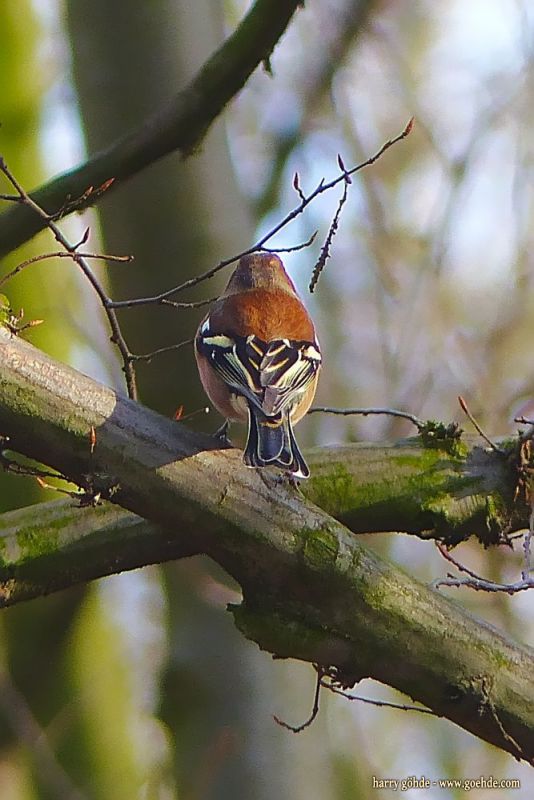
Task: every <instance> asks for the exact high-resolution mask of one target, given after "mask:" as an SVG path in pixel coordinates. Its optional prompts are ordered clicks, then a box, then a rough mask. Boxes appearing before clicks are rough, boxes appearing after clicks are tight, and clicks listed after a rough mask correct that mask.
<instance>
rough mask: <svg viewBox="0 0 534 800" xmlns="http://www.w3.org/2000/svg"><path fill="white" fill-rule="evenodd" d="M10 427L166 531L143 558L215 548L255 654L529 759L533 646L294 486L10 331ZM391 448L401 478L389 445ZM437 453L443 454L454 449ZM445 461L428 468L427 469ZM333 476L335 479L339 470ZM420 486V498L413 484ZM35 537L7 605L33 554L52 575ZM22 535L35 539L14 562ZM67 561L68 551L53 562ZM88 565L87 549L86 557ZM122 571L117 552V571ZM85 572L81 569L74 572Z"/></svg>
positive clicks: (5, 344)
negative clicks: (470, 609) (364, 540)
mask: <svg viewBox="0 0 534 800" xmlns="http://www.w3.org/2000/svg"><path fill="white" fill-rule="evenodd" d="M91 426H93V427H94V429H95V431H96V446H95V447H94V448H93V452H91V449H92V448H91V444H90V431H91ZM0 430H2V432H3V434H4V435H7V436H9V437H10V447H12V448H13V450H15V451H17V452H20V453H23V454H25V455H27V456H30V457H32V458H36V459H38V460H39V461H42V462H44V463H46V464H48V465H49V466H51V467H55V468H56V469H59V470H60V471H61V472H62V473H63V474H65V475H68V476H69V477H71V478H72V479H74V480H75V481H78V482H80V483H82V484H85V485H91V486H92V488H93V489H98V490H99V491H104V492H107V493H108V494H109V495H110V496H112V498H113V501H114V502H115V503H116V504H118V505H121V506H122V507H123V508H125V509H128V510H130V511H132V512H134V513H136V514H139V515H141V516H142V517H143V518H145V519H147V520H150V522H152V523H156V524H158V525H160V526H163V528H164V529H165V530H166V531H167V533H165V532H162V531H158V532H157V533H156V534H155V535H154V536H152V533H151V532H150V531H151V529H150V527H149V528H142V529H143V530H144V533H143V535H144V537H145V544H146V546H147V548H148V549H149V550H150V546H153V548H154V551H153V554H154V556H155V558H153V559H152V556H151V555H149V556H148V557H147V562H148V561H150V560H158V557H159V555H161V553H159V554H158V555H156V552H157V551H158V548H159V550H160V551H161V550H162V549H163V557H165V552H164V551H165V548H176V549H175V550H174V552H173V553H170V552H169V550H168V551H167V553H166V555H167V557H170V556H174V555H189V554H192V553H197V552H203V553H207V554H208V555H210V556H211V557H212V558H213V559H214V560H215V561H217V562H218V563H219V564H220V565H221V566H223V567H224V568H225V569H226V570H227V571H228V572H229V573H230V574H231V575H232V576H233V577H234V578H235V579H236V580H237V581H238V582H239V583H240V585H241V587H242V589H243V595H244V600H243V603H242V605H241V606H239V607H238V608H235V609H233V611H234V616H235V619H236V622H237V624H238V626H239V628H240V629H241V630H242V631H243V632H244V633H245V635H246V636H248V637H249V638H252V639H254V640H255V641H256V642H258V644H259V645H260V647H262V648H264V649H267V650H269V651H270V652H272V653H275V654H276V655H278V656H281V657H286V658H288V657H292V658H300V659H303V660H306V661H310V662H312V663H315V664H319V665H324V666H327V667H330V668H332V667H335V668H336V669H337V671H338V673H339V675H340V676H341V677H342V679H343V680H344V681H345V682H346V683H353V682H354V681H356V680H359V679H361V678H363V677H365V676H370V677H373V678H375V679H377V680H379V681H382V682H383V683H387V684H389V685H390V686H393V687H395V688H397V689H399V690H400V691H402V692H404V693H406V694H408V695H410V696H411V697H413V698H416V699H417V700H419V701H421V702H422V703H424V704H425V705H427V706H428V707H429V708H431V709H433V710H434V711H435V712H436V713H437V714H438V715H442V716H446V717H448V718H449V719H451V720H452V721H454V722H456V723H457V724H458V725H461V726H462V727H464V728H465V729H467V730H469V731H471V732H473V733H474V734H475V735H477V736H479V737H480V738H482V739H485V740H486V741H488V742H491V743H493V744H495V745H497V746H498V747H501V748H502V749H504V750H507V751H508V752H510V753H511V754H512V755H514V756H515V757H517V758H524V759H526V760H528V761H530V762H533V761H534V686H533V680H532V678H533V675H534V653H533V651H532V650H531V649H529V648H528V647H526V646H524V645H519V644H517V643H514V642H512V641H510V640H509V639H507V638H506V637H505V636H504V635H503V634H501V633H500V632H498V631H497V630H495V629H494V628H492V627H491V626H490V625H488V624H486V623H484V622H482V621H479V620H476V619H474V618H473V617H472V616H471V615H469V614H468V613H467V612H465V611H464V610H462V609H461V608H460V607H459V606H458V605H457V604H455V603H453V602H451V601H450V600H448V599H446V598H444V597H442V596H441V595H440V594H439V593H438V592H436V591H432V590H430V589H428V588H426V587H425V586H423V585H422V584H420V583H418V582H417V581H415V580H414V579H412V578H410V577H408V576H407V575H406V574H405V573H404V572H402V571H401V570H399V569H398V568H396V567H394V566H393V565H391V564H389V563H388V562H386V561H384V560H383V559H380V558H379V557H378V556H376V555H375V554H373V553H371V552H369V551H368V550H366V548H364V547H362V546H361V545H360V544H359V542H358V541H357V539H356V537H355V536H354V535H353V534H352V533H351V532H350V531H349V530H348V529H347V528H345V527H344V526H343V525H342V524H340V523H339V522H337V521H336V520H335V519H334V518H333V517H332V516H330V515H329V514H328V513H325V512H324V511H323V510H321V509H320V508H318V507H317V506H314V505H313V504H312V503H311V502H310V501H309V500H308V499H307V498H305V497H303V496H302V495H301V494H300V493H299V491H298V490H296V489H295V488H293V487H291V486H289V485H287V484H285V483H283V482H279V481H277V480H276V479H273V478H271V477H270V476H266V474H265V473H261V474H258V472H257V471H254V470H248V469H247V468H246V467H245V466H244V465H243V464H242V461H241V455H240V453H239V452H237V451H236V450H234V449H225V450H217V449H215V448H216V444H215V442H214V440H213V439H212V438H211V437H208V436H201V435H198V434H194V433H192V432H191V431H188V430H187V428H185V427H184V426H183V425H181V424H179V423H175V422H172V421H171V420H167V419H164V418H162V417H160V416H159V415H157V414H155V413H154V412H151V411H149V410H147V409H144V408H142V407H141V406H139V405H137V404H136V403H134V402H132V401H130V400H128V399H127V398H124V397H121V396H120V395H118V394H116V393H115V392H113V391H111V390H110V389H107V388H105V387H103V386H100V385H99V384H97V383H95V382H94V381H92V380H90V379H89V378H87V377H85V376H83V375H81V374H80V373H77V372H76V371H75V370H73V369H70V368H69V367H66V366H63V365H61V364H59V363H57V362H54V361H53V360H52V359H50V358H48V357H47V356H46V355H44V354H42V353H41V352H39V351H38V350H36V349H35V348H33V347H32V346H31V345H29V344H27V343H25V342H23V341H21V340H19V339H15V338H13V337H11V336H10V335H9V334H8V332H7V331H5V330H2V331H1V332H0ZM364 452H365V451H364ZM384 452H386V449H385V448H383V453H384ZM346 453H347V451H346V449H345V448H342V454H341V455H338V462H339V461H341V462H342V463H343V465H344V467H345V472H344V475H343V481H344V484H345V485H347V483H348V478H347V475H348V474H350V472H349V469H348V467H347V465H350V463H351V461H352V460H350V459H347V458H346ZM391 453H392V465H391V470H390V474H389V481H390V482H394V475H393V469H394V461H395V448H392V449H391ZM413 454H414V455H415V457H416V456H417V448H414V449H413ZM495 455H496V456H497V454H495ZM317 458H319V456H317V455H316V458H315V459H314V460H313V462H312V466H313V464H317ZM355 458H356V457H355ZM406 458H407V456H406V455H404V456H403V459H404V461H405V460H406ZM441 459H442V460H445V461H447V453H446V452H444V451H442V452H441ZM456 460H457V459H456ZM467 461H468V459H466V462H467ZM403 466H406V464H404V465H403ZM436 468H437V467H436V462H435V461H434V463H433V465H432V467H431V469H430V472H432V471H433V470H434V471H435V470H436ZM325 469H327V467H325ZM482 473H483V474H477V475H475V476H472V475H471V474H470V481H471V483H470V484H468V485H466V486H465V487H464V488H465V492H466V496H468V495H469V492H470V491H471V493H472V494H473V495H474V496H476V494H477V493H483V491H484V485H485V481H486V480H488V476H487V474H484V471H482ZM322 480H323V482H324V476H323V479H322ZM491 481H495V478H494V477H493V478H492V479H491V480H490V483H491ZM331 482H332V484H333V485H335V483H336V475H335V470H333V471H332V474H331ZM320 485H321V481H320ZM412 486H413V493H414V495H415V494H416V493H417V482H416V481H413V484H412ZM310 494H313V481H312V482H311V488H310ZM423 494H424V493H423ZM441 494H442V495H443V491H441ZM505 495H506V490H505V491H504V492H503V494H502V497H504V496H505ZM329 510H330V511H332V509H331V508H330V509H329ZM69 513H71V512H70V511H69ZM93 513H95V514H102V515H103V516H105V513H106V512H105V511H102V510H99V509H97V510H96V512H93ZM110 513H117V512H110ZM80 514H81V515H88V514H89V511H87V510H85V511H80ZM353 514H354V515H356V511H355V510H354V512H353ZM366 514H367V517H366V519H367V520H369V519H370V516H369V513H368V510H367V511H366ZM423 519H425V518H424V515H423ZM118 520H120V513H119V514H118V516H117V520H116V522H117V521H118ZM125 524H126V528H125V530H129V531H130V532H131V531H132V530H133V528H131V527H129V526H130V525H132V521H131V520H129V521H128V518H126V523H125ZM136 524H139V525H141V526H145V525H146V524H147V523H140V522H136ZM134 528H135V525H134ZM41 530H42V526H41V525H40V524H38V525H37V526H35V528H34V530H33V532H32V534H31V535H27V536H26V537H20V536H19V537H17V534H16V532H15V533H13V534H12V535H11V538H9V537H8V538H7V539H5V540H4V541H5V544H4V548H3V555H4V558H5V559H6V561H5V562H4V567H3V571H2V576H3V579H4V584H3V588H4V597H5V598H6V599H7V600H8V599H9V592H10V591H11V592H16V591H17V580H18V579H19V577H20V580H21V581H25V580H26V581H28V580H29V581H31V580H32V578H31V576H30V577H28V574H29V573H28V572H27V570H28V568H30V569H31V568H35V567H36V565H37V568H38V567H39V559H51V561H50V560H49V561H48V565H47V566H46V568H45V572H46V570H48V574H49V575H50V574H51V566H50V565H51V564H53V560H54V557H55V555H54V553H55V551H57V553H59V552H60V551H61V550H62V536H61V535H59V534H56V535H54V536H44V535H43V534H42V533H41ZM139 530H141V528H140V529H139ZM169 531H171V532H172V538H171V536H170V535H169V533H168V532H169ZM101 535H102V534H101V533H100V534H98V536H101ZM104 535H105V534H104ZM108 535H109V534H108ZM134 535H135V534H134ZM13 536H15V540H14V539H13ZM147 537H148V539H147ZM74 539H75V541H74V543H73V542H72V541H71V544H70V547H71V548H72V547H76V546H81V545H80V542H82V541H83V539H84V537H83V536H82V537H81V538H80V537H78V544H77V543H76V537H74ZM90 539H91V537H90V536H88V537H87V540H86V541H87V542H89V541H90ZM126 539H128V536H126ZM148 540H152V541H148ZM14 541H17V545H19V546H20V545H27V547H28V548H29V549H27V550H26V553H25V557H23V559H22V563H21V564H19V565H18V566H14V563H16V556H17V550H16V547H14V546H13V542H14ZM113 545H114V546H110V547H109V550H108V548H107V547H106V546H105V547H103V550H102V551H101V552H102V553H105V552H106V550H107V552H108V557H109V558H110V559H111V561H112V560H113V558H114V557H115V556H116V554H117V552H118V550H117V549H116V547H115V543H113ZM68 549H69V548H68V547H67V548H66V550H68ZM126 549H127V550H128V549H130V553H131V552H132V551H133V552H135V548H128V545H126ZM10 551H11V553H12V554H13V552H15V562H13V556H11V563H10V562H9V553H10ZM73 554H74V550H71V552H70V553H69V555H68V557H69V559H70V563H71V564H72V563H73V558H74V562H76V558H75V557H74V555H73ZM64 557H65V549H63V554H62V555H61V556H59V555H58V559H59V558H64ZM87 561H88V559H87V557H86V554H85V553H84V551H83V549H82V550H80V553H79V558H78V564H82V563H83V562H85V564H86V566H87ZM140 562H141V559H139V560H138V563H137V564H136V566H139V564H140ZM42 564H46V561H44V562H41V565H42ZM31 565H33V567H31ZM57 566H58V568H59V566H60V563H59V561H58V562H57ZM124 566H125V562H124V561H122V562H121V559H120V557H119V564H118V568H119V569H121V568H124ZM108 567H109V563H108ZM115 568H116V567H115ZM80 569H82V568H81V567H78V572H76V569H75V568H73V573H72V574H73V575H74V579H75V580H79V579H80ZM19 570H22V571H21V572H20V571H19ZM25 570H26V572H25ZM27 596H28V594H27Z"/></svg>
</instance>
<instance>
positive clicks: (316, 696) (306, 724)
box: [273, 665, 325, 733]
mask: <svg viewBox="0 0 534 800" xmlns="http://www.w3.org/2000/svg"><path fill="white" fill-rule="evenodd" d="M315 669H316V670H317V681H316V683H315V694H314V697H313V707H312V711H311V714H310V716H309V717H308V719H307V720H306V721H305V722H303V723H302V725H297V726H293V725H290V724H289V723H288V722H284V720H282V719H280V718H279V717H277V716H276V714H273V719H274V721H275V722H276V724H277V725H280V727H281V728H285V729H286V730H288V731H291V732H292V733H301V732H302V731H303V730H305V729H306V728H309V727H310V725H311V724H312V722H313V721H314V720H315V719H316V717H317V714H318V713H319V695H320V693H321V686H322V685H323V683H322V680H323V677H324V675H325V672H324V669H323V667H319V666H317V665H315Z"/></svg>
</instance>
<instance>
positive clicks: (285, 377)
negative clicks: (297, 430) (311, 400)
mask: <svg viewBox="0 0 534 800" xmlns="http://www.w3.org/2000/svg"><path fill="white" fill-rule="evenodd" d="M204 328H205V329H204ZM197 348H198V349H199V351H200V352H201V353H202V354H203V355H205V356H206V358H208V359H209V362H210V364H211V366H212V367H213V369H214V370H215V372H217V374H218V375H219V376H220V377H221V378H222V379H223V380H224V381H225V383H226V384H227V385H228V386H229V387H230V388H231V389H232V390H233V391H234V392H235V393H236V394H238V395H242V396H243V397H245V398H247V399H248V400H249V401H250V402H251V403H253V404H254V405H255V406H256V407H257V408H258V410H259V411H261V412H262V413H263V414H265V415H266V416H267V417H275V416H277V415H278V414H281V413H283V412H284V411H288V412H290V411H291V409H292V408H293V406H294V405H296V404H297V403H298V402H299V400H300V399H301V398H302V396H303V395H304V393H305V392H306V390H307V389H308V388H309V386H310V385H311V383H312V382H313V380H314V379H315V376H316V374H317V372H318V370H319V368H320V366H321V353H320V351H319V346H318V344H317V342H304V341H291V340H289V339H275V340H273V341H271V342H264V341H263V340H261V339H259V338H258V337H257V336H254V335H252V334H251V335H250V336H247V337H246V338H245V337H233V336H228V335H226V334H222V333H210V331H209V328H208V326H207V325H206V326H203V328H201V330H200V332H199V336H198V338H197Z"/></svg>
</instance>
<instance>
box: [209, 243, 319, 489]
mask: <svg viewBox="0 0 534 800" xmlns="http://www.w3.org/2000/svg"><path fill="white" fill-rule="evenodd" d="M194 348H195V357H196V361H197V366H198V371H199V375H200V380H201V382H202V385H203V387H204V389H205V391H206V394H207V395H208V397H209V398H210V400H211V402H212V403H213V405H214V406H215V407H216V408H217V410H218V411H219V412H220V414H222V416H223V417H224V418H225V420H226V422H225V425H223V428H222V429H221V430H224V432H226V429H227V426H228V423H229V421H237V422H245V423H246V422H248V436H247V442H246V445H245V450H244V453H243V460H244V462H245V464H246V465H247V466H248V467H267V466H274V467H279V468H280V469H282V470H284V472H286V473H289V475H290V477H291V478H307V477H309V474H310V471H309V469H308V465H307V464H306V461H305V460H304V457H303V455H302V453H301V452H300V449H299V446H298V444H297V441H296V439H295V435H294V433H293V426H294V425H296V423H297V422H298V421H299V420H300V419H302V417H303V416H304V415H305V414H306V412H307V411H308V409H309V407H310V405H311V403H312V401H313V398H314V395H315V390H316V388H317V381H318V377H319V371H320V368H321V350H320V347H319V342H318V340H317V336H316V334H315V328H314V325H313V322H312V319H311V317H310V315H309V314H308V312H307V311H306V308H305V307H304V305H303V303H302V301H301V299H300V298H299V296H298V294H297V291H296V289H295V286H294V284H293V282H292V280H291V278H290V277H289V275H288V274H287V272H286V271H285V268H284V265H283V263H282V260H281V259H280V258H279V257H278V256H277V255H275V254H274V253H270V252H256V253H251V254H247V255H244V256H242V257H241V258H240V260H239V262H238V264H237V267H236V269H235V271H234V272H233V274H232V276H231V278H230V280H229V282H228V285H227V286H226V289H225V291H224V293H223V294H222V295H221V297H220V298H219V299H218V300H217V301H215V303H214V304H213V306H212V307H211V309H210V311H209V312H208V314H207V315H206V316H205V317H204V319H203V320H202V322H201V323H200V325H199V327H198V330H197V333H196V336H195V340H194Z"/></svg>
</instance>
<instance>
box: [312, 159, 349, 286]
mask: <svg viewBox="0 0 534 800" xmlns="http://www.w3.org/2000/svg"><path fill="white" fill-rule="evenodd" d="M338 159H339V165H340V167H341V168H342V169H344V167H343V162H342V161H341V156H338ZM350 183H351V179H350V178H349V177H347V176H346V177H345V184H344V186H343V194H342V195H341V197H340V198H339V203H338V204H337V208H336V213H335V214H334V218H333V220H332V222H331V223H330V227H329V229H328V233H327V235H326V239H325V241H324V244H323V246H322V247H321V252H320V254H319V258H318V259H317V261H316V262H315V266H314V268H313V271H312V276H311V280H310V285H309V290H310V293H311V294H313V292H314V291H315V287H316V286H317V282H318V280H319V277H320V275H321V272H322V271H323V269H324V268H325V266H326V262H327V261H328V259H329V258H330V247H331V246H332V241H333V239H334V236H335V235H336V233H337V230H338V228H339V220H340V217H341V212H342V210H343V206H344V205H345V203H346V202H347V197H348V191H349V184H350Z"/></svg>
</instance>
